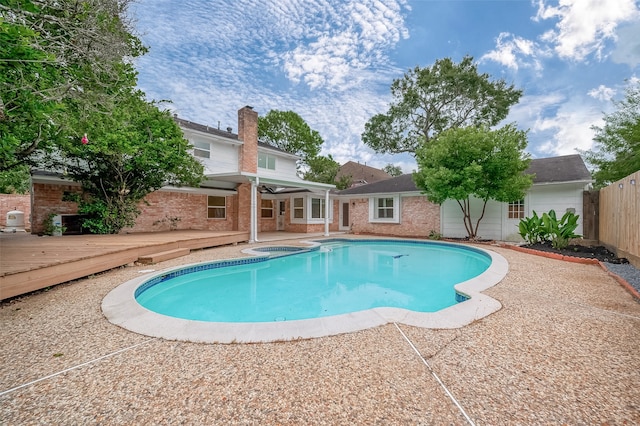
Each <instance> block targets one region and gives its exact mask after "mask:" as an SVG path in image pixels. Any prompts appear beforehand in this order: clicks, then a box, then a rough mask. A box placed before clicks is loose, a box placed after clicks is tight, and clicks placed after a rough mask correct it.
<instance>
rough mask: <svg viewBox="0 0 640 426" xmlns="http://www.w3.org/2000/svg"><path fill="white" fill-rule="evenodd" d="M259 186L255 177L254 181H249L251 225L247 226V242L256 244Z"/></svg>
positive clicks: (258, 180) (257, 178) (258, 181)
mask: <svg viewBox="0 0 640 426" xmlns="http://www.w3.org/2000/svg"><path fill="white" fill-rule="evenodd" d="M259 184H260V178H259V177H257V176H256V178H255V180H252V181H251V224H250V226H249V228H250V230H249V242H250V243H257V242H258V215H257V212H256V209H257V208H258V185H259Z"/></svg>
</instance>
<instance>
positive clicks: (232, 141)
mask: <svg viewBox="0 0 640 426" xmlns="http://www.w3.org/2000/svg"><path fill="white" fill-rule="evenodd" d="M180 129H182V134H183V135H184V137H185V139H187V140H188V139H189V137H188V135H194V136H196V135H197V136H200V137H202V138H205V139H210V140H214V141H216V142H221V143H228V144H230V145H242V144H243V143H244V142H242V141H241V140H239V139H234V138H225V137H224V136H219V135H214V134H211V133H206V132H201V131H199V130H194V129H185V128H182V127H181V128H180Z"/></svg>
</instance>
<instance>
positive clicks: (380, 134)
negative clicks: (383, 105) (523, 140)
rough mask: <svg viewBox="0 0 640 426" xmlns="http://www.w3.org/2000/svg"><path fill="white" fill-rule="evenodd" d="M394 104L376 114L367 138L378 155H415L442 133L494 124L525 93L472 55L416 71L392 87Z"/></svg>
mask: <svg viewBox="0 0 640 426" xmlns="http://www.w3.org/2000/svg"><path fill="white" fill-rule="evenodd" d="M391 95H392V97H393V101H392V103H391V105H390V107H389V110H388V111H387V113H386V114H377V115H375V116H373V117H372V118H371V119H370V120H369V121H368V122H367V123H366V124H365V131H364V133H363V134H362V140H363V142H364V143H365V144H366V145H368V146H369V147H371V148H372V149H373V150H374V151H376V152H381V153H391V154H398V153H402V152H408V153H412V154H413V153H415V151H416V149H417V147H418V146H419V145H420V144H422V143H424V142H429V141H430V140H431V139H433V138H435V137H437V136H438V135H439V134H440V133H441V132H442V131H444V130H446V129H451V128H458V127H466V126H477V125H486V126H489V127H491V126H495V125H496V124H498V123H499V122H500V121H501V120H503V119H504V118H505V117H506V116H507V114H508V113H509V108H510V107H511V106H512V105H514V104H516V103H517V102H518V100H519V99H520V96H521V95H522V92H521V91H520V90H516V89H515V88H514V87H513V85H507V83H506V82H505V81H504V80H494V81H492V80H491V79H490V76H489V75H488V74H479V73H478V69H477V65H476V64H475V63H474V62H473V58H472V57H471V56H465V57H464V58H463V59H462V61H460V63H458V64H457V63H455V62H453V61H452V60H451V59H449V58H445V59H440V60H437V61H436V62H435V63H434V64H433V66H431V67H426V68H420V67H416V68H415V69H413V70H410V71H408V72H407V73H406V74H405V75H404V77H403V78H400V79H397V80H394V81H393V83H392V84H391Z"/></svg>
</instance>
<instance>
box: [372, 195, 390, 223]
mask: <svg viewBox="0 0 640 426" xmlns="http://www.w3.org/2000/svg"><path fill="white" fill-rule="evenodd" d="M375 218H376V219H393V198H378V199H376V212H375Z"/></svg>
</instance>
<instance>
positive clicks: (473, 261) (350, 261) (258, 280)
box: [136, 240, 491, 322]
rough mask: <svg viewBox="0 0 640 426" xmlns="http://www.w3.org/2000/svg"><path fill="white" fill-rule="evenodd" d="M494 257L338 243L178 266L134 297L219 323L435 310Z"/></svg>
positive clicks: (155, 307)
mask: <svg viewBox="0 0 640 426" xmlns="http://www.w3.org/2000/svg"><path fill="white" fill-rule="evenodd" d="M280 254H282V253H280ZM238 263H240V264H238ZM490 264H491V258H490V257H489V256H488V255H487V254H485V253H483V252H481V251H479V250H474V249H473V248H469V247H463V246H457V245H451V244H442V243H437V242H401V241H379V240H377V241H357V242H352V241H349V242H332V243H328V244H323V245H322V246H321V247H320V248H318V249H315V250H312V251H305V252H303V253H295V254H287V255H284V256H278V257H273V258H257V259H250V260H238V261H225V262H223V263H219V262H216V263H210V264H203V265H198V266H196V267H190V268H186V269H185V270H181V271H177V272H176V271H174V272H172V273H170V274H167V275H166V276H161V277H156V278H154V279H152V280H150V281H147V282H146V283H145V284H143V285H141V286H140V287H139V288H138V290H137V291H136V300H137V301H138V303H139V304H140V305H142V306H144V307H145V308H147V309H149V310H152V311H154V312H157V313H160V314H163V315H168V316H172V317H177V318H183V319H190V320H200V321H215V322H272V321H288V320H298V319H308V318H319V317H325V316H332V315H338V314H344V313H349V312H356V311H362V310H367V309H372V308H376V307H395V308H402V309H407V310H411V311H418V312H435V311H438V310H440V309H443V308H446V307H448V306H451V305H453V304H455V303H457V301H456V292H455V290H454V288H453V286H454V285H455V284H458V283H460V282H462V281H466V280H468V279H470V278H473V277H475V276H477V275H480V274H481V273H482V272H484V271H485V270H486V269H487V268H488V267H489V265H490Z"/></svg>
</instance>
